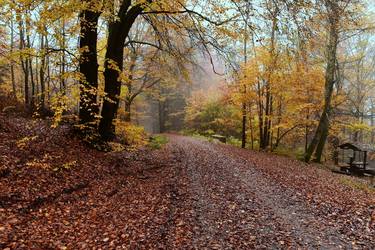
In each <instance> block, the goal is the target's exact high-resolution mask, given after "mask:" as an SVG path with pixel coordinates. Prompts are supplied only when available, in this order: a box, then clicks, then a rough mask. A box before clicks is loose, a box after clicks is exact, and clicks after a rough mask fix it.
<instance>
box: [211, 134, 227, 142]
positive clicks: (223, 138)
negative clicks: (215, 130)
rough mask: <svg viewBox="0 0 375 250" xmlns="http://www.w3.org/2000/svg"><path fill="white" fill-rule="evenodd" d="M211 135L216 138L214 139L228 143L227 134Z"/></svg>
mask: <svg viewBox="0 0 375 250" xmlns="http://www.w3.org/2000/svg"><path fill="white" fill-rule="evenodd" d="M211 137H212V138H214V139H216V140H219V141H220V142H222V143H227V138H226V137H225V136H222V135H212V136H211Z"/></svg>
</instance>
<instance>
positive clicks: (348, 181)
mask: <svg viewBox="0 0 375 250" xmlns="http://www.w3.org/2000/svg"><path fill="white" fill-rule="evenodd" d="M340 183H341V184H343V185H345V186H348V187H350V188H353V189H358V190H363V191H365V192H368V193H370V192H375V189H374V188H372V187H370V186H369V185H368V184H367V183H365V182H360V181H357V180H354V179H353V178H349V177H346V176H345V177H341V178H340Z"/></svg>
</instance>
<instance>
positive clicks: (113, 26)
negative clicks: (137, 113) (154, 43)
mask: <svg viewBox="0 0 375 250" xmlns="http://www.w3.org/2000/svg"><path fill="white" fill-rule="evenodd" d="M130 5H131V1H130V0H127V1H123V3H122V4H121V7H120V10H119V14H118V19H116V20H114V21H113V22H112V23H110V24H109V34H108V39H107V52H106V56H105V63H104V68H105V69H104V79H105V86H104V92H105V95H106V97H105V99H104V101H103V108H102V112H101V120H100V123H99V133H100V135H101V137H102V139H103V140H112V139H113V138H114V137H115V126H114V124H113V120H114V119H115V118H116V116H117V110H118V107H119V96H120V92H121V79H119V76H120V73H121V72H122V70H123V56H124V43H125V39H126V37H127V36H128V34H129V31H130V29H131V27H132V25H133V24H134V22H135V20H136V18H137V17H138V16H139V15H140V14H141V13H142V10H143V6H142V5H135V6H133V7H130Z"/></svg>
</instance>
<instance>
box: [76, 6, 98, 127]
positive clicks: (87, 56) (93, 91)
mask: <svg viewBox="0 0 375 250" xmlns="http://www.w3.org/2000/svg"><path fill="white" fill-rule="evenodd" d="M99 15H100V14H99V13H98V12H94V11H91V10H84V11H82V13H81V15H80V25H81V37H80V43H79V46H80V49H81V50H80V51H81V55H80V65H79V69H80V73H81V77H82V79H81V80H80V91H81V93H80V109H79V119H80V123H81V124H82V125H85V126H88V127H95V125H96V116H97V115H98V112H99V109H98V104H97V90H98V58H97V38H98V33H97V28H98V19H99Z"/></svg>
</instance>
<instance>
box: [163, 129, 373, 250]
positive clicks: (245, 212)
mask: <svg viewBox="0 0 375 250" xmlns="http://www.w3.org/2000/svg"><path fill="white" fill-rule="evenodd" d="M169 138H170V143H169V145H168V146H167V147H168V148H169V149H170V151H171V153H172V155H173V158H174V159H175V164H176V167H177V168H178V169H179V172H180V173H179V174H178V176H179V178H180V179H179V180H176V181H177V182H180V184H181V183H182V185H179V186H177V188H176V189H177V191H176V193H177V194H179V197H177V196H176V199H178V201H177V202H174V203H173V204H175V205H176V206H177V208H176V209H174V211H175V215H174V217H175V232H174V235H175V242H170V245H171V246H176V244H175V243H176V242H178V237H181V236H182V235H180V234H178V233H176V232H177V231H178V227H181V226H182V227H184V226H185V227H186V225H190V226H187V227H186V228H190V230H191V232H190V233H189V229H188V230H187V231H185V236H186V235H188V234H191V238H192V247H193V248H195V249H202V248H209V249H234V248H254V247H255V248H267V249H276V248H288V247H292V248H303V249H338V248H345V249H348V248H349V249H352V248H356V247H355V246H354V245H352V244H353V243H352V242H351V241H350V240H349V239H348V237H347V236H345V235H343V234H341V233H340V232H339V231H338V230H337V228H336V227H335V226H334V225H332V223H330V222H329V221H326V220H324V219H322V218H321V217H320V216H319V215H318V213H316V209H317V208H316V207H311V206H309V204H308V203H306V202H304V200H303V199H300V198H299V197H298V196H296V193H298V190H293V189H286V188H285V187H283V186H282V185H280V184H279V183H277V182H276V181H275V180H272V179H271V178H268V177H267V176H266V175H264V174H263V173H262V172H261V171H259V170H258V169H256V168H254V167H253V163H252V162H251V161H249V160H248V159H246V157H244V154H245V155H246V152H245V150H241V149H235V148H233V147H230V146H225V145H220V144H214V143H209V142H205V141H202V140H198V139H194V138H188V137H181V136H176V135H171V136H169ZM176 185H178V184H176ZM177 211H179V212H178V214H177ZM181 211H185V212H181ZM186 228H185V229H186ZM180 231H182V230H181V229H180ZM182 237H183V236H182ZM362 247H364V246H362ZM365 248H366V247H365ZM370 248H371V247H370Z"/></svg>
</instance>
